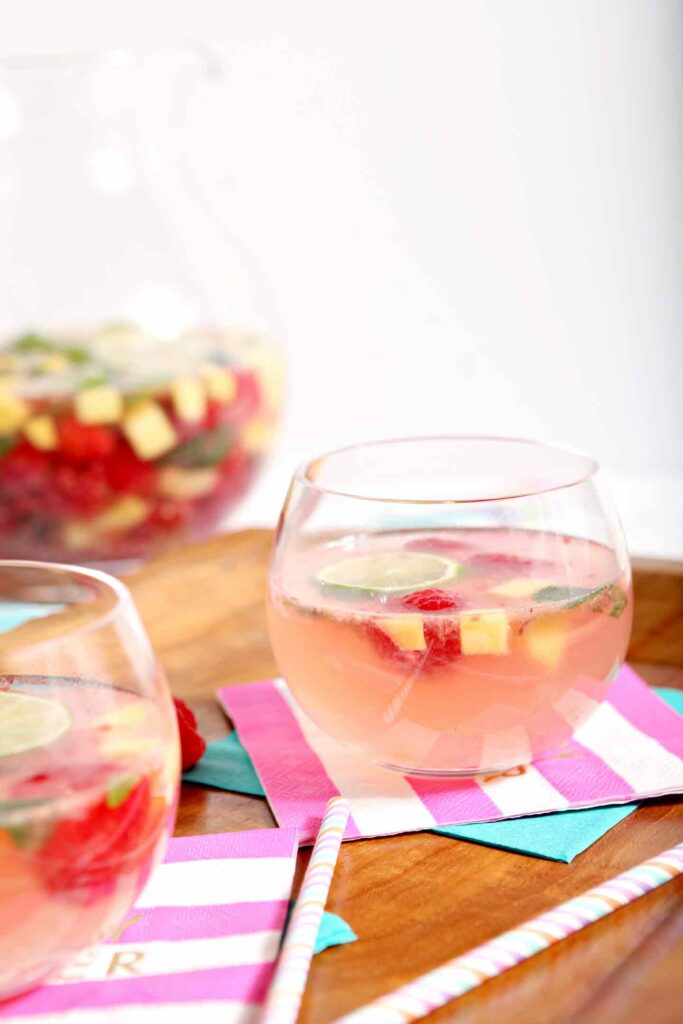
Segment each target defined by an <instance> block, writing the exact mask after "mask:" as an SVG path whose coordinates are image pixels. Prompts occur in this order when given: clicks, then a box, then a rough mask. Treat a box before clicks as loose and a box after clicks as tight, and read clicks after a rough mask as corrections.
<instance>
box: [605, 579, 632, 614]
mask: <svg viewBox="0 0 683 1024" xmlns="http://www.w3.org/2000/svg"><path fill="white" fill-rule="evenodd" d="M607 593H608V594H609V596H610V599H611V601H612V607H611V608H610V610H609V614H610V616H611V617H612V618H613V619H618V618H619V617H620V616H621V615H622V614H623V612H624V611H625V609H626V606H627V604H628V594H627V593H626V591H625V590H624V589H623V588H622V587H618V586H616V584H615V585H614V586H612V587H610V588H609V590H608V591H607Z"/></svg>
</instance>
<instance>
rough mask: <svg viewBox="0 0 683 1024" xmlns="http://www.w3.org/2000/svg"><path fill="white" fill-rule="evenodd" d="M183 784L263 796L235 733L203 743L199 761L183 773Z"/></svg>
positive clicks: (257, 779) (252, 768)
mask: <svg viewBox="0 0 683 1024" xmlns="http://www.w3.org/2000/svg"><path fill="white" fill-rule="evenodd" d="M183 781H184V782H196V783H198V784H199V785H203V786H213V787H214V788H215V789H229V790H230V791H231V792H233V793H248V794H249V795H250V796H265V795H266V794H265V793H264V791H263V786H262V785H261V783H260V782H259V777H258V775H257V774H256V772H255V771H254V766H253V764H252V762H251V758H250V757H249V754H248V753H247V752H246V750H245V749H244V747H243V746H242V744H241V743H240V740H239V737H238V735H237V733H236V732H231V733H228V735H227V736H224V737H223V739H220V740H215V741H214V742H213V743H207V745H206V751H205V753H204V756H203V757H202V759H201V761H198V762H197V764H196V765H195V766H194V768H190V769H189V771H186V772H184V774H183Z"/></svg>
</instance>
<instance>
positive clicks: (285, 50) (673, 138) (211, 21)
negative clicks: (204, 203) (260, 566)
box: [0, 0, 683, 558]
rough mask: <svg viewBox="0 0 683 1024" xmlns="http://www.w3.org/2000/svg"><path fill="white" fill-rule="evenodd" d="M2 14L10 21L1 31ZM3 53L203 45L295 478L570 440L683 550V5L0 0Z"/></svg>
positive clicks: (263, 501) (258, 513) (249, 510)
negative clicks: (385, 443) (324, 460)
mask: <svg viewBox="0 0 683 1024" xmlns="http://www.w3.org/2000/svg"><path fill="white" fill-rule="evenodd" d="M10 11H11V13H10ZM4 12H5V18H4V19H3V21H4V25H3V33H2V35H3V38H2V42H1V43H0V46H1V47H2V49H3V50H4V51H5V52H7V53H28V52H44V51H53V50H59V51H69V50H74V49H76V50H78V49H87V48H90V47H102V46H127V45H148V44H150V43H154V44H159V45H163V44H167V43H170V42H175V41H178V40H182V39H191V40H205V41H207V42H210V43H211V45H217V46H219V47H221V49H222V50H223V51H224V53H225V55H226V57H227V62H228V74H229V85H230V99H229V102H228V103H227V104H226V108H225V116H224V119H223V121H222V123H221V124H220V125H217V126H216V130H217V131H219V132H221V133H222V136H223V137H224V139H225V146H226V149H227V156H228V157H229V164H230V187H231V207H232V209H231V219H232V222H233V224H234V230H235V233H236V235H238V236H239V237H240V238H241V239H242V240H243V241H244V242H246V244H247V246H248V247H249V248H250V249H251V251H252V253H254V254H255V255H256V257H257V260H258V262H259V263H260V265H261V267H262V269H263V272H264V275H265V277H266V278H267V280H268V281H269V284H270V290H271V293H272V296H273V299H274V302H275V305H276V307H277V308H278V310H279V314H280V319H281V322H282V327H283V335H284V338H285V342H286V346H287V353H288V358H289V363H290V402H289V408H288V412H287V416H286V421H285V424H284V428H283V431H282V435H281V439H280V445H279V450H278V452H277V455H276V458H275V459H274V460H273V462H272V463H271V467H270V470H269V471H268V473H267V474H266V476H265V477H264V478H263V480H262V482H261V485H260V486H259V488H258V489H257V491H255V493H254V495H253V496H252V497H251V498H250V499H249V500H248V502H247V504H246V505H245V506H244V507H243V509H242V510H241V512H240V513H239V515H238V517H237V521H238V522H239V523H240V524H244V523H249V522H272V521H273V520H274V518H275V516H276V514H277V509H278V505H279V503H280V501H281V498H282V496H283V491H284V487H285V486H286V479H287V477H288V475H289V473H290V471H291V468H292V465H293V464H294V463H296V462H297V461H299V460H300V459H302V458H305V457H307V456H309V455H312V454H315V453H317V452H318V451H320V450H324V449H326V448H328V447H334V446H338V445H340V444H345V443H347V442H349V441H352V440H358V439H363V438H369V437H380V436H392V435H402V434H407V433H439V432H467V433H469V432H484V433H495V432H502V433H507V434H517V435H534V436H538V437H541V438H545V439H549V440H556V441H560V442H564V443H567V444H570V445H573V446H575V447H579V448H582V449H585V450H588V451H590V452H591V453H593V454H596V455H597V456H598V457H599V458H600V460H601V461H602V463H603V465H604V466H605V468H606V469H607V471H608V473H609V476H610V478H611V481H612V485H613V489H614V491H615V493H616V496H617V500H618V503H619V506H620V511H621V513H622V518H623V520H624V522H625V525H626V528H627V533H628V536H629V540H630V544H631V547H632V549H633V550H634V551H635V552H636V553H639V554H645V555H655V556H657V555H660V556H664V557H666V556H675V557H679V558H683V458H682V449H683V444H682V439H683V342H682V341H681V325H682V324H683V315H682V314H683V299H682V290H681V276H680V273H681V266H682V265H683V227H682V225H683V208H682V207H683V199H682V192H681V181H682V179H683V145H682V143H683V120H682V118H681V96H683V5H682V4H681V3H680V2H676V0H444V2H440V0H393V2H391V0H365V2H351V0H345V2H344V3H341V2H337V3H331V2H327V0H318V2H310V3H309V2H301V0H289V2H287V0H285V2H279V3H278V2H267V3H266V2H259V0H241V2H239V3H232V2H219V0H215V2H208V0H193V2H192V3H189V2H187V0H165V2H163V3H162V2H156V0H154V2H151V0H148V2H145V0H137V2H135V3H133V2H130V0H119V2H118V3H117V4H109V5H104V4H93V3H91V2H89V0H60V2H59V3H50V2H37V0H22V3H21V4H9V3H7V4H6V6H5V8H4Z"/></svg>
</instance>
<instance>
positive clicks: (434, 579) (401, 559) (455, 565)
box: [314, 551, 462, 594]
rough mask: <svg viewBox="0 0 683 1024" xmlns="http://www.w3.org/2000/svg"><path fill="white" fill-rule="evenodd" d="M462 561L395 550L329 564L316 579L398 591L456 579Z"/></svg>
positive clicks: (365, 589) (366, 591) (341, 585)
mask: <svg viewBox="0 0 683 1024" xmlns="http://www.w3.org/2000/svg"><path fill="white" fill-rule="evenodd" d="M461 572H462V566H461V565H460V563H459V562H454V561H453V560H452V559H450V558H442V557H441V556H439V555H423V554H419V553H418V552H416V551H391V552H388V553H387V554H384V555H363V556H361V557H360V558H347V559H346V560H345V561H344V562H337V563H336V564H335V565H328V566H327V568H326V569H321V571H320V572H319V573H316V575H315V577H314V579H315V581H316V583H318V584H319V585H320V586H322V587H330V588H336V589H339V590H347V591H349V590H352V591H356V592H358V593H362V594H396V593H400V592H401V591H404V590H421V589H423V588H424V587H436V586H438V584H439V583H445V582H446V581H447V580H454V579H456V578H457V577H458V576H459V575H460V573H461Z"/></svg>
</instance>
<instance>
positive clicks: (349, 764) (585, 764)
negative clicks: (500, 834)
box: [218, 666, 683, 844]
mask: <svg viewBox="0 0 683 1024" xmlns="http://www.w3.org/2000/svg"><path fill="white" fill-rule="evenodd" d="M218 697H219V700H220V701H221V703H222V705H223V707H224V708H225V710H226V712H227V713H228V715H229V716H230V718H231V719H232V721H233V724H234V726H235V728H236V730H237V732H238V733H239V736H240V739H241V741H242V743H243V744H244V746H245V747H246V749H247V751H248V753H249V755H250V757H251V759H252V761H253V763H254V767H255V769H256V771H257V773H258V776H259V778H260V780H261V783H262V785H263V788H264V790H265V792H266V796H267V797H268V801H269V803H270V806H271V807H272V809H273V813H274V814H275V817H276V818H277V820H278V822H279V823H280V825H282V826H283V827H295V828H297V829H298V831H299V837H300V841H301V842H302V843H303V844H308V843H311V842H312V841H313V839H314V838H315V836H316V834H317V832H318V828H319V825H320V820H321V817H322V814H323V811H324V809H325V804H326V803H327V801H328V800H329V799H330V797H332V796H335V795H337V794H339V793H341V795H342V796H344V797H346V799H347V800H348V801H349V804H350V805H351V818H350V820H349V824H348V827H347V830H346V838H347V839H360V838H369V837H372V836H383V835H393V834H396V833H399V832H418V831H421V830H423V829H432V828H434V827H438V826H440V825H464V824H470V823H473V822H481V821H500V820H501V819H503V818H519V817H523V816H525V815H528V814H543V813H546V812H549V811H566V810H570V809H572V808H579V807H598V806H601V805H604V804H620V803H630V802H632V801H635V800H642V799H645V798H647V797H655V796H663V795H665V794H667V793H680V792H683V718H682V717H681V716H680V715H679V714H677V713H676V712H675V711H674V710H673V709H672V708H670V707H668V705H667V704H665V703H664V701H662V700H661V699H660V698H659V697H658V696H657V695H656V694H655V693H653V692H652V690H651V689H650V688H649V686H647V685H646V684H645V683H644V682H643V681H642V680H641V679H640V678H639V677H638V676H637V675H636V673H635V672H633V670H632V669H630V668H628V667H626V666H624V668H622V670H621V672H620V673H619V675H618V676H617V679H616V680H615V682H614V685H613V687H612V689H611V691H610V694H609V698H608V700H607V701H606V702H605V703H603V704H601V705H600V706H599V707H597V710H596V711H595V713H594V714H593V715H592V717H591V718H590V720H589V721H588V722H587V723H586V724H585V725H584V726H582V727H581V728H580V729H579V730H578V732H577V733H576V736H575V738H574V740H573V741H572V742H571V743H570V744H568V745H567V746H565V747H563V748H562V750H561V751H556V752H554V753H551V754H549V755H547V756H546V757H544V758H543V759H540V760H538V761H536V762H534V764H532V765H529V766H528V767H527V768H526V769H524V770H523V771H521V772H519V771H518V772H516V773H515V772H511V773H508V774H503V775H497V776H485V775H484V776H480V777H478V778H474V779H457V780H456V779H443V778H441V779H429V778H424V777H417V776H402V775H399V774H398V773H397V772H391V771H388V770H387V769H385V768H380V767H377V766H375V765H372V764H370V763H368V762H367V761H365V760H363V758H362V757H359V756H354V754H353V752H351V751H349V749H348V748H347V747H344V746H342V745H341V744H339V743H336V742H335V741H334V740H332V739H330V738H329V737H328V736H326V735H325V733H323V732H321V730H320V729H318V728H317V726H315V725H314V724H313V723H312V722H311V720H310V718H308V717H307V715H305V714H304V712H303V711H301V709H300V708H299V707H298V706H297V705H296V703H295V702H294V700H293V699H292V697H291V695H290V694H289V692H288V690H287V687H286V685H285V684H284V682H283V681H282V680H277V679H276V680H268V681H266V682H262V683H247V684H245V685H243V686H233V687H226V688H224V689H222V690H220V691H219V693H218ZM576 699H577V700H579V699H582V700H588V699H589V698H587V697H585V696H582V695H581V694H578V692H577V695H576Z"/></svg>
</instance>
